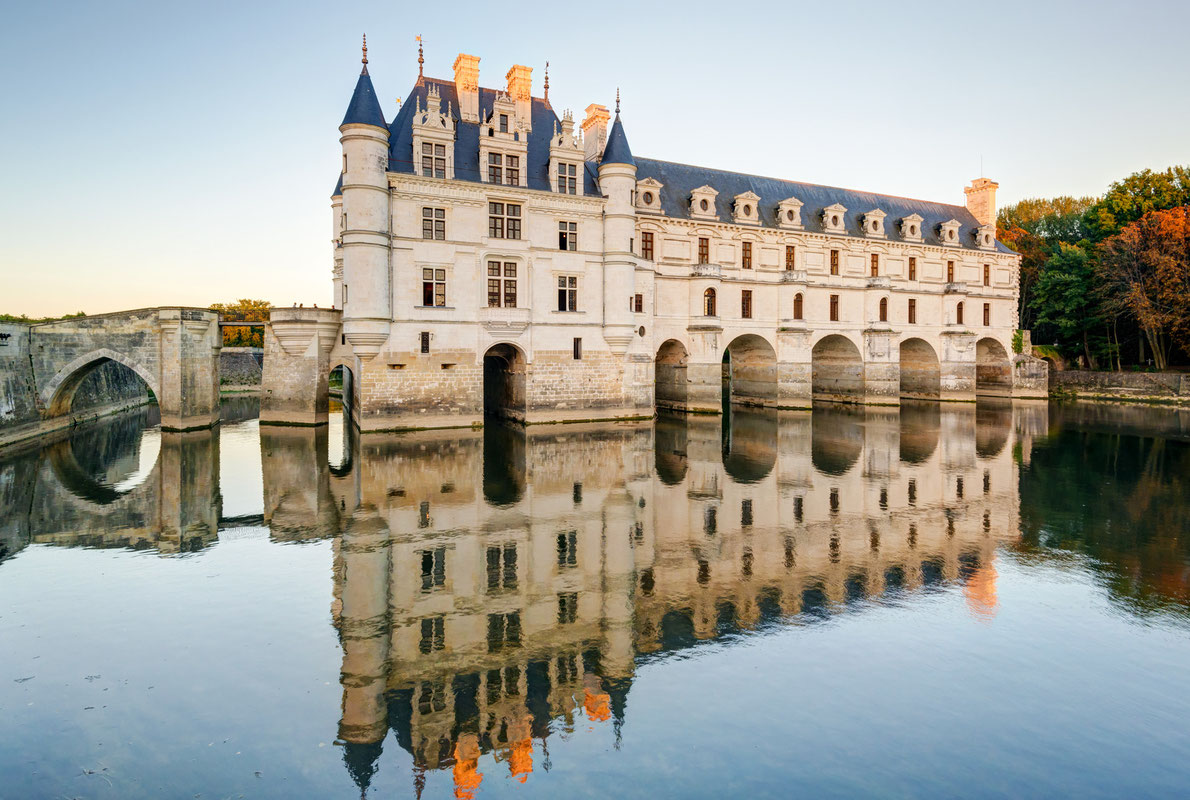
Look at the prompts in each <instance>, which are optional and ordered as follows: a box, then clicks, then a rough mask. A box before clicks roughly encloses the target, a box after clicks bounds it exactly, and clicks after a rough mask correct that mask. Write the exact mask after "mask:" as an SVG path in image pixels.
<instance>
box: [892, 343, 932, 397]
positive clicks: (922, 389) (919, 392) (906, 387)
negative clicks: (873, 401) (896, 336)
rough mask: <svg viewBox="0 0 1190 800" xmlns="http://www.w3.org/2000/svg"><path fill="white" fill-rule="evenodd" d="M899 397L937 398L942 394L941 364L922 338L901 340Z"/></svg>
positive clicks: (928, 344)
mask: <svg viewBox="0 0 1190 800" xmlns="http://www.w3.org/2000/svg"><path fill="white" fill-rule="evenodd" d="M900 349H901V397H916V398H920V399H923V400H937V399H938V398H939V397H941V395H942V365H941V364H940V363H939V361H938V354H937V352H935V350H934V348H933V347H932V346H931V345H930V343H929V342H927V341H926V340H924V339H918V338H909V339H905V340H904V341H902V342H901V348H900Z"/></svg>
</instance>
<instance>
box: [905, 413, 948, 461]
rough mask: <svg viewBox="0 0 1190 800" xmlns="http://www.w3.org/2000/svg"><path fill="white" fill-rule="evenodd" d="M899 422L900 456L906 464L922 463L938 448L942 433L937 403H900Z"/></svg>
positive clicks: (940, 416)
mask: <svg viewBox="0 0 1190 800" xmlns="http://www.w3.org/2000/svg"><path fill="white" fill-rule="evenodd" d="M899 422H900V426H901V430H900V450H901V452H900V458H901V461H902V462H904V463H906V464H923V463H925V462H926V461H929V460H930V456H932V455H934V451H935V450H937V449H938V439H939V437H940V436H941V433H942V409H941V407H940V406H939V405H938V403H930V402H925V401H918V402H914V401H912V400H911V401H909V402H908V403H901V408H900V415H899Z"/></svg>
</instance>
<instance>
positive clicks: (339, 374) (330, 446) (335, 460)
mask: <svg viewBox="0 0 1190 800" xmlns="http://www.w3.org/2000/svg"><path fill="white" fill-rule="evenodd" d="M357 392H358V389H357V388H356V383H355V373H353V372H352V371H351V368H350V367H348V366H347V365H346V364H336V365H335V366H334V367H333V368H332V369H331V372H330V375H329V376H328V377H327V393H328V395H329V398H328V400H327V404H328V407H329V408H328V414H327V421H328V423H329V427H328V432H327V460H328V462H329V464H330V470H331V474H332V475H336V476H342V475H346V474H348V473H349V472H350V471H351V460H352V444H353V442H352V435H353V434H354V433H355V430H354V425H353V421H352V410H353V409H354V408H356V403H357V402H358V399H357V398H358V395H357Z"/></svg>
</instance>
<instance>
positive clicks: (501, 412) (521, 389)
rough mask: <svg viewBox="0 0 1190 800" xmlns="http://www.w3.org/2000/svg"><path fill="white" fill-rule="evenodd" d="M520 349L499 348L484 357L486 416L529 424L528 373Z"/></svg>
mask: <svg viewBox="0 0 1190 800" xmlns="http://www.w3.org/2000/svg"><path fill="white" fill-rule="evenodd" d="M526 367H527V363H526V360H525V354H524V353H522V352H521V350H520V348H518V347H516V346H514V345H511V344H497V345H493V346H492V347H489V348H488V351H487V352H486V353H484V354H483V413H484V414H485V415H487V416H493V417H503V418H505V419H514V420H517V421H518V422H524V421H525V410H526V404H525V372H526Z"/></svg>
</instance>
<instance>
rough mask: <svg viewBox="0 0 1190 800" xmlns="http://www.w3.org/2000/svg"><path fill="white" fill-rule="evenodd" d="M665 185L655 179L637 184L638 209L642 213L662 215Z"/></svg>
mask: <svg viewBox="0 0 1190 800" xmlns="http://www.w3.org/2000/svg"><path fill="white" fill-rule="evenodd" d="M662 186H663V184H662V183H661V182H660V181H658V180H656V179H654V178H645V179H644V180H643V181H637V183H636V207H637V209H639V210H641V211H654V212H657V213H658V214H660V213H661V189H662Z"/></svg>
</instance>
